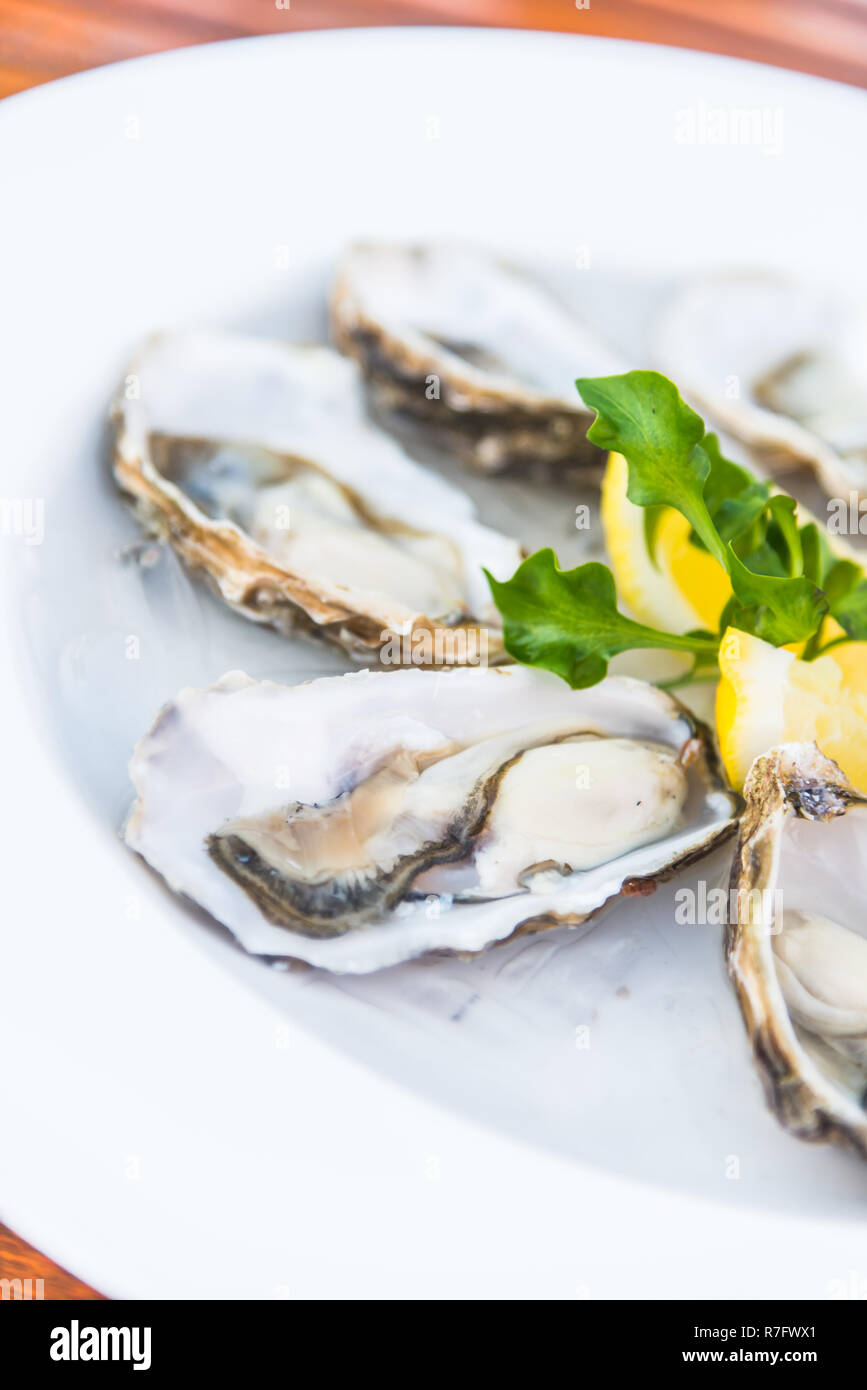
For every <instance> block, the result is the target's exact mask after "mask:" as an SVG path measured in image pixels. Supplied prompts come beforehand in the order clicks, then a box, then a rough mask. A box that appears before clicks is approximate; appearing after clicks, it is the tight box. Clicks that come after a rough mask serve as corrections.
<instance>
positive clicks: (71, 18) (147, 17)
mask: <svg viewBox="0 0 867 1390" xmlns="http://www.w3.org/2000/svg"><path fill="white" fill-rule="evenodd" d="M283 4H284V5H285V6H286V7H285V8H278V7H277V3H276V0H135V2H134V3H129V0H124V3H123V5H119V4H118V3H117V0H0V96H8V95H10V94H11V93H13V92H19V91H23V90H24V89H25V88H27V87H34V86H37V85H38V84H39V83H40V82H49V81H51V79H52V78H55V77H63V76H65V75H66V74H67V73H72V72H80V71H82V70H83V69H85V68H92V67H97V66H98V65H99V64H101V63H113V62H116V61H117V60H118V59H121V58H132V57H136V56H137V55H139V54H142V53H156V52H159V51H160V50H162V49H166V48H182V47H184V46H185V45H187V44H193V43H209V42H212V41H214V40H217V39H229V38H236V37H238V36H243V35H246V34H271V33H293V32H297V31H300V30H304V29H331V28H343V27H347V26H361V25H377V24H483V25H489V24H490V25H502V26H504V27H508V28H526V29H556V30H562V31H565V32H567V33H582V34H608V35H613V36H616V37H618V38H630V39H644V40H647V41H650V42H653V43H666V44H675V45H678V46H679V47H683V48H697V49H703V50H706V51H709V52H716V53H730V54H734V55H736V56H738V57H741V58H754V59H758V60H760V61H762V62H766V63H774V64H776V65H777V66H780V67H788V68H798V69H800V70H801V71H803V72H813V73H819V74H821V75H822V76H824V77H834V78H837V79H838V80H839V81H842V82H851V83H855V84H856V85H858V86H862V87H867V0H589V7H588V8H582V7H580V6H579V5H578V4H576V3H575V0H427V3H424V4H420V3H418V2H417V0H381V2H380V3H376V4H373V3H371V4H368V3H366V0H288V4H287V3H286V0H283ZM0 1215H2V1193H0ZM16 1278H17V1279H22V1280H27V1279H41V1280H43V1286H42V1292H43V1295H44V1297H45V1298H46V1299H64V1300H68V1299H80V1298H90V1299H93V1298H99V1297H101V1295H100V1294H98V1293H96V1292H95V1291H94V1290H92V1289H89V1288H88V1287H87V1285H85V1284H82V1283H81V1282H80V1281H79V1280H77V1279H76V1278H75V1277H74V1276H73V1275H71V1274H68V1273H67V1272H66V1271H65V1270H62V1269H60V1268H59V1267H58V1266H57V1265H55V1264H53V1263H52V1262H51V1261H50V1260H48V1259H46V1258H45V1257H44V1256H43V1255H40V1254H39V1253H38V1252H37V1251H36V1250H34V1249H33V1247H32V1246H30V1245H28V1244H27V1243H26V1241H24V1240H21V1239H20V1238H19V1237H17V1236H16V1235H14V1234H13V1233H12V1232H11V1231H10V1230H8V1229H7V1228H6V1227H5V1226H2V1225H0V1279H10V1280H14V1279H16ZM25 1289H26V1285H25ZM2 1296H3V1293H2V1291H0V1297H2Z"/></svg>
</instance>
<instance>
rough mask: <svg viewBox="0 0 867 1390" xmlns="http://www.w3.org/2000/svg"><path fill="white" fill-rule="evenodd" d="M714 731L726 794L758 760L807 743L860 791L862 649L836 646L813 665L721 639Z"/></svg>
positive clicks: (866, 707) (866, 752)
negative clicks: (726, 782)
mask: <svg viewBox="0 0 867 1390" xmlns="http://www.w3.org/2000/svg"><path fill="white" fill-rule="evenodd" d="M719 664H720V671H721V673H722V679H721V680H720V683H719V687H718V689H717V698H716V725H717V734H718V736H719V743H720V750H721V752H722V757H723V762H724V763H725V768H726V772H727V773H728V777H729V781H730V782H731V784H732V786H734V787H737V788H741V787H743V784H744V780H745V778H746V775H747V772H748V771H749V769H750V765H751V763H752V761H753V759H754V758H755V757H757V756H758V755H759V754H760V753H765V752H767V750H768V749H769V748H774V747H776V745H777V744H780V743H787V742H789V741H792V740H794V741H797V742H802V741H811V740H815V742H816V743H817V744H818V745H819V747H820V749H821V750H822V752H823V753H825V754H827V756H828V757H829V758H833V759H834V761H835V762H836V763H838V764H839V765H840V767H841V768H842V769H843V771H844V772H845V773H846V776H847V777H848V778H849V779H850V781H852V782H854V784H855V786H856V787H861V788H864V789H867V642H844V643H842V644H841V645H840V646H839V647H834V648H833V650H832V651H829V652H827V653H826V655H824V656H819V657H817V658H816V660H815V661H801V660H800V659H799V658H798V656H797V655H796V653H795V652H794V651H790V650H788V649H787V648H785V647H772V646H771V645H770V643H768V642H763V641H762V640H761V638H760V637H752V636H750V635H749V634H748V633H746V632H739V631H738V630H737V629H736V628H728V629H727V631H726V632H725V634H724V635H723V640H722V643H721V644H720V653H719Z"/></svg>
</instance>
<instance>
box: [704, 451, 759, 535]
mask: <svg viewBox="0 0 867 1390" xmlns="http://www.w3.org/2000/svg"><path fill="white" fill-rule="evenodd" d="M701 446H702V448H703V449H704V451H705V453H706V454H707V456H708V459H709V460H710V472H709V473H708V475H707V482H706V483H705V485H704V500H705V505H706V507H707V509H708V511H709V512H710V514H711V516H712V517H713V519H714V522H716V520H717V513H718V512H719V509H720V507H721V506H722V505H723V504H724V503H726V502H728V501H730V500H731V499H733V498H737V497H740V496H741V495H742V494H743V493H744V492H746V491H747V490H748V489H750V488H754V487H761V488H768V489H769V484H767V483H759V482H758V480H757V479H756V478H754V477H753V475H752V473H750V472H748V470H747V469H746V468H744V467H742V466H741V464H739V463H732V461H731V459H727V458H724V457H723V454H722V450H721V449H720V445H719V439H718V438H717V436H716V435H715V434H706V435H705V436H704V439H703V440H702V441H701ZM717 529H719V528H717Z"/></svg>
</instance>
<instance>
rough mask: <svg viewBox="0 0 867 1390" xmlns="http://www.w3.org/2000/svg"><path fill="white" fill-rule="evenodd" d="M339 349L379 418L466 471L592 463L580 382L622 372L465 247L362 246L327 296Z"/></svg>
mask: <svg viewBox="0 0 867 1390" xmlns="http://www.w3.org/2000/svg"><path fill="white" fill-rule="evenodd" d="M331 326H332V334H333V337H334V341H335V342H336V343H337V345H338V347H340V348H341V349H342V350H343V351H344V352H347V353H349V354H350V355H351V356H353V357H355V358H356V359H357V360H358V361H359V362H360V363H361V366H362V368H363V370H364V373H365V376H366V377H367V378H368V379H369V381H370V383H371V385H372V387H373V391H374V395H375V397H376V399H377V401H378V403H379V405H380V406H381V407H383V408H384V409H386V410H396V411H398V412H400V413H401V414H404V415H407V416H409V417H411V418H412V419H415V420H418V421H420V422H422V423H423V424H424V425H428V426H431V427H432V428H433V429H434V430H436V431H437V432H439V433H440V434H441V435H443V436H444V437H445V438H446V440H447V442H448V443H449V444H450V445H451V446H452V447H453V448H455V449H456V450H457V451H458V452H459V453H460V454H461V455H462V456H463V457H464V458H465V459H466V461H467V462H469V463H471V464H473V465H475V466H476V467H477V468H481V469H484V470H491V471H493V470H496V469H499V468H503V467H505V466H506V465H508V464H513V463H514V464H525V463H535V462H537V461H541V460H546V461H552V462H555V463H560V462H574V463H578V464H582V463H586V462H591V463H592V462H595V461H597V460H598V459H599V458H600V455H599V451H598V450H597V449H596V448H595V447H594V446H593V445H591V444H588V442H587V439H586V433H587V427H588V425H590V424H592V422H593V419H594V415H593V412H592V411H588V410H587V409H586V407H585V406H584V405H583V404H582V402H581V399H580V397H579V396H578V394H577V391H576V389H575V378H576V377H578V376H603V375H607V374H610V373H614V372H621V371H626V370H627V366H626V365H625V364H624V363H623V361H622V360H621V359H620V358H619V356H618V355H617V354H616V353H615V352H614V351H613V350H612V349H610V348H608V347H606V345H605V344H604V343H602V342H600V341H599V340H598V339H597V338H596V337H595V335H594V334H593V333H591V332H590V330H589V329H588V328H586V327H585V326H584V325H583V324H582V323H580V322H579V321H578V320H577V319H575V318H574V317H573V315H572V314H570V313H568V312H567V311H566V310H565V309H563V308H561V307H560V305H559V304H558V303H557V301H556V299H554V298H553V296H550V295H548V294H547V293H546V291H545V290H544V289H542V288H541V287H540V286H537V285H535V284H534V283H533V282H532V281H531V280H528V279H526V278H525V277H524V276H523V275H521V274H520V273H519V272H518V271H516V270H513V269H511V268H510V267H508V266H506V265H504V264H501V263H500V262H498V261H497V260H495V259H494V258H492V257H490V256H488V255H486V254H485V253H484V252H482V251H478V250H475V249H473V248H471V247H468V246H460V245H430V246H392V245H387V244H372V245H359V246H356V247H354V248H352V249H351V250H350V251H349V252H347V254H346V255H345V256H344V258H343V260H342V262H341V264H340V266H339V268H338V272H337V276H336V279H335V282H334V287H333V291H332V296H331Z"/></svg>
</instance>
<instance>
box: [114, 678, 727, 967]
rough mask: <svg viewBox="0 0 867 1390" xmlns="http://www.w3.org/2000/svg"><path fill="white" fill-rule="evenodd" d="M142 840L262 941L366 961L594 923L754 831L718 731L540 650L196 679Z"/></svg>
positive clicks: (339, 963) (154, 737)
mask: <svg viewBox="0 0 867 1390" xmlns="http://www.w3.org/2000/svg"><path fill="white" fill-rule="evenodd" d="M130 773H131V777H132V780H133V783H134V785H135V788H136V791H137V794H138V799H137V801H136V804H135V806H134V807H133V810H132V812H131V814H130V817H129V820H128V822H127V825H126V830H125V837H126V841H127V843H128V844H129V845H130V846H131V847H132V848H133V849H135V850H137V851H138V852H139V853H140V854H141V855H143V856H144V858H145V859H146V860H147V861H148V862H149V863H150V864H151V865H152V866H153V867H154V868H155V869H157V870H158V872H159V873H161V874H162V875H163V877H164V878H165V879H166V880H167V882H168V883H169V885H170V886H171V887H172V888H173V889H175V891H177V892H179V893H183V894H185V895H187V896H188V897H190V898H192V899H193V900H194V901H196V902H197V903H199V904H200V905H201V906H202V907H204V908H206V909H207V910H208V911H209V912H210V913H211V914H212V915H213V916H214V917H216V918H218V919H219V920H220V921H221V922H223V923H224V924H225V925H226V926H227V927H229V928H230V930H231V931H232V932H233V933H234V934H235V935H236V937H237V938H238V939H239V941H240V942H241V944H242V945H243V946H244V947H245V948H246V949H247V950H248V951H250V952H252V953H254V954H259V955H266V956H289V957H295V958H298V959H301V960H305V961H308V962H310V963H311V964H313V965H319V966H325V967H327V968H328V969H331V970H335V971H342V972H353V973H363V972H367V971H371V970H376V969H378V968H381V967H384V966H388V965H393V964H395V963H396V962H398V961H402V960H407V959H410V958H412V957H414V956H418V955H421V954H423V953H424V952H427V951H437V950H440V951H458V952H477V951H480V950H482V949H483V948H484V947H485V946H487V945H489V944H490V943H492V942H495V941H502V940H505V939H507V938H508V937H510V936H511V935H513V934H514V933H515V932H517V931H529V930H536V929H540V928H542V927H553V926H560V925H570V926H574V925H578V924H580V923H583V922H584V921H586V920H587V919H588V918H589V917H590V916H591V915H592V914H593V913H594V912H596V911H597V910H598V909H599V908H600V907H601V906H602V905H603V904H604V903H605V902H606V901H608V900H609V899H610V898H612V897H615V896H617V895H619V894H623V893H645V892H649V891H651V890H652V888H653V887H654V886H655V885H656V883H657V882H658V881H660V879H662V878H665V877H666V876H668V875H669V874H670V873H671V872H672V871H673V870H674V869H675V868H676V867H677V866H679V865H682V864H687V863H690V862H692V860H694V859H696V858H698V857H700V856H701V855H703V854H704V853H706V852H707V851H709V850H710V849H711V848H713V847H714V846H715V845H716V844H717V843H719V842H720V841H721V840H722V839H724V838H725V837H726V836H727V835H729V834H731V833H733V831H734V827H735V819H734V817H735V814H736V798H735V797H734V796H733V794H732V793H729V792H727V791H726V790H725V789H724V786H723V783H722V781H721V778H720V774H719V772H718V769H717V764H716V761H715V758H714V755H713V753H712V751H711V748H710V745H709V742H708V737H707V733H706V731H705V730H704V729H703V728H702V727H701V726H699V725H696V723H695V722H694V721H693V720H692V719H691V717H690V716H689V715H688V714H687V712H686V711H685V710H684V709H683V708H682V706H680V705H679V704H678V703H677V702H676V701H675V700H673V699H672V698H671V697H670V696H668V695H666V694H664V693H663V692H661V691H659V690H656V689H655V688H654V687H652V686H648V685H645V684H644V683H643V682H641V681H634V680H630V679H627V678H622V677H621V678H610V679H608V680H606V681H604V682H603V683H602V684H600V685H598V686H596V687H594V688H593V689H591V690H581V691H572V690H570V689H569V688H568V686H566V685H565V684H564V683H563V682H562V681H560V680H558V679H557V678H556V677H554V676H550V675H547V674H545V673H543V672H536V671H530V670H528V669H525V668H520V667H501V668H497V669H492V668H488V669H478V670H468V669H464V670H455V671H450V672H444V673H441V674H434V673H432V672H423V671H408V670H403V671H394V672H391V673H387V672H376V673H375V672H369V671H368V672H358V673H356V674H352V675H347V676H335V677H327V678H324V679H321V680H317V681H314V682H311V683H309V684H306V685H301V686H294V687H287V686H281V685H278V684H275V683H273V682H270V681H253V680H250V679H249V677H247V676H244V675H243V674H241V673H239V672H233V673H230V674H229V675H227V676H224V677H223V679H222V680H220V681H219V682H218V683H217V684H216V685H215V686H213V687H211V688H210V689H209V690H185V691H182V692H181V693H180V694H179V695H178V696H177V698H176V699H175V700H174V701H173V702H172V703H171V704H169V705H168V706H167V707H166V708H165V710H164V711H163V712H162V714H161V715H160V716H159V717H158V719H157V721H156V723H155V724H154V727H153V728H152V730H151V731H150V733H148V734H147V735H145V737H144V738H143V739H142V740H141V741H140V743H139V744H138V746H137V748H136V750H135V753H134V755H133V759H132V763H131V766H130Z"/></svg>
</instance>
